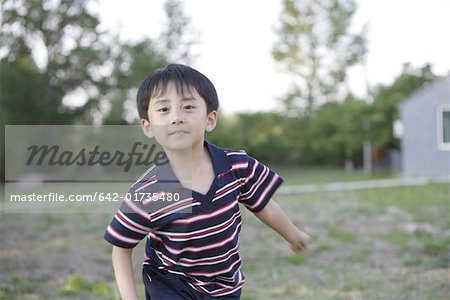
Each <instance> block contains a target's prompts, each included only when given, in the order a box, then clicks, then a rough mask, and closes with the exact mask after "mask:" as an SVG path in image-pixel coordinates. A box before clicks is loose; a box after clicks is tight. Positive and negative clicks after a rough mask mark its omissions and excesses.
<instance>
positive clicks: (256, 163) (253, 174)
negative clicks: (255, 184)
mask: <svg viewBox="0 0 450 300" xmlns="http://www.w3.org/2000/svg"><path fill="white" fill-rule="evenodd" d="M258 165H259V162H258V161H257V160H255V163H254V165H253V168H252V172H251V173H250V175H248V176H247V178H245V184H247V183H248V182H249V181H250V180H251V179H252V178H253V176H255V172H256V168H257V166H258Z"/></svg>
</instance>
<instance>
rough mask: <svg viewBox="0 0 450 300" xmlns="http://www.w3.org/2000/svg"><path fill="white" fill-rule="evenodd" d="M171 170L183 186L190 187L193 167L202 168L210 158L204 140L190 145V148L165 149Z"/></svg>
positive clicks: (193, 171)
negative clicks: (178, 149)
mask: <svg viewBox="0 0 450 300" xmlns="http://www.w3.org/2000/svg"><path fill="white" fill-rule="evenodd" d="M166 154H167V157H168V159H169V161H170V165H171V167H172V170H173V172H174V173H175V175H176V176H177V178H178V179H179V180H180V182H181V183H182V185H183V186H185V187H190V186H191V184H192V176H193V174H194V173H196V172H195V169H197V168H202V166H204V164H205V163H206V162H208V161H209V160H210V158H209V153H208V150H207V149H205V146H204V141H203V140H202V141H201V142H199V143H196V144H194V145H192V150H191V149H189V150H187V151H167V150H166Z"/></svg>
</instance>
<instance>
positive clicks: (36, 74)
mask: <svg viewBox="0 0 450 300" xmlns="http://www.w3.org/2000/svg"><path fill="white" fill-rule="evenodd" d="M88 2H89V1H85V0H60V1H53V0H42V1H32V0H14V1H13V0H4V1H2V22H3V24H2V28H1V32H0V39H1V45H0V50H1V51H3V52H6V53H7V55H6V56H5V57H3V58H2V60H1V66H0V67H1V71H2V80H1V92H2V95H1V96H2V107H3V109H4V110H5V111H4V115H3V117H4V118H5V119H4V121H5V122H6V123H7V124H70V123H73V122H75V120H76V118H79V117H80V116H81V115H82V114H83V113H84V112H85V111H86V110H87V109H88V108H89V107H90V106H91V105H92V104H93V103H91V102H93V101H95V99H93V98H91V99H88V100H87V102H88V103H86V105H84V106H78V107H69V106H68V105H65V104H64V100H65V99H67V98H66V97H67V96H68V95H70V94H71V93H73V92H75V91H77V90H79V89H82V90H85V91H88V90H92V89H93V87H94V86H95V84H96V83H97V82H98V81H99V80H101V79H102V78H101V76H98V74H99V72H98V69H99V68H101V67H102V65H103V63H104V62H105V61H106V59H107V57H108V50H107V49H108V47H106V45H105V44H104V42H103V41H102V40H101V35H102V33H101V32H99V31H98V29H97V27H98V25H99V20H98V17H97V16H95V15H94V14H93V13H92V12H91V11H89V9H88V8H87V7H88ZM14 76H15V77H16V78H14ZM22 76H23V77H22ZM28 84H30V85H29V86H28ZM18 89H19V90H20V89H22V91H18Z"/></svg>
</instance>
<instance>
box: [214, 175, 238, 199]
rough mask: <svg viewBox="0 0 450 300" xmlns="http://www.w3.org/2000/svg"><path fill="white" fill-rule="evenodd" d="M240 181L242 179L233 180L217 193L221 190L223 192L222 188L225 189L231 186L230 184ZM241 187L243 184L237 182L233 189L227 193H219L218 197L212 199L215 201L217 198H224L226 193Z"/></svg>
mask: <svg viewBox="0 0 450 300" xmlns="http://www.w3.org/2000/svg"><path fill="white" fill-rule="evenodd" d="M239 181H240V179H236V180H235V181H233V182H231V183H229V184H227V185H226V186H225V187H224V188H221V189H220V190H218V191H217V192H216V195H217V194H220V192H221V191H222V190H225V189H226V188H228V187H230V186H231V185H233V184H236V183H238V182H239ZM240 187H241V185H240V183H239V184H237V185H236V186H235V187H234V188H233V189H231V190H229V191H227V192H226V193H224V194H222V195H219V196H218V197H214V199H212V202H214V201H216V200H219V199H220V198H222V197H225V196H226V195H228V194H229V193H231V192H233V191H235V190H237V189H238V188H240Z"/></svg>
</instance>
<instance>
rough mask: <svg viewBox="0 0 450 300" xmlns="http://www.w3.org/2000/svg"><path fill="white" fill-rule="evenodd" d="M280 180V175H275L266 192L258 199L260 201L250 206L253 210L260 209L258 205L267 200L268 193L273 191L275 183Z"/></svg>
mask: <svg viewBox="0 0 450 300" xmlns="http://www.w3.org/2000/svg"><path fill="white" fill-rule="evenodd" d="M277 179H278V175H275V176H274V177H273V178H272V180H271V181H270V183H269V185H268V186H267V187H266V189H265V190H264V192H263V193H262V194H261V196H260V197H259V198H258V200H257V201H256V203H255V204H253V205H251V206H248V207H250V208H251V209H253V208H255V207H258V205H259V204H260V203H261V202H262V201H263V200H264V199H265V198H266V195H267V193H268V192H269V191H270V190H271V189H272V187H273V185H274V184H275V182H276V181H277Z"/></svg>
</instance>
